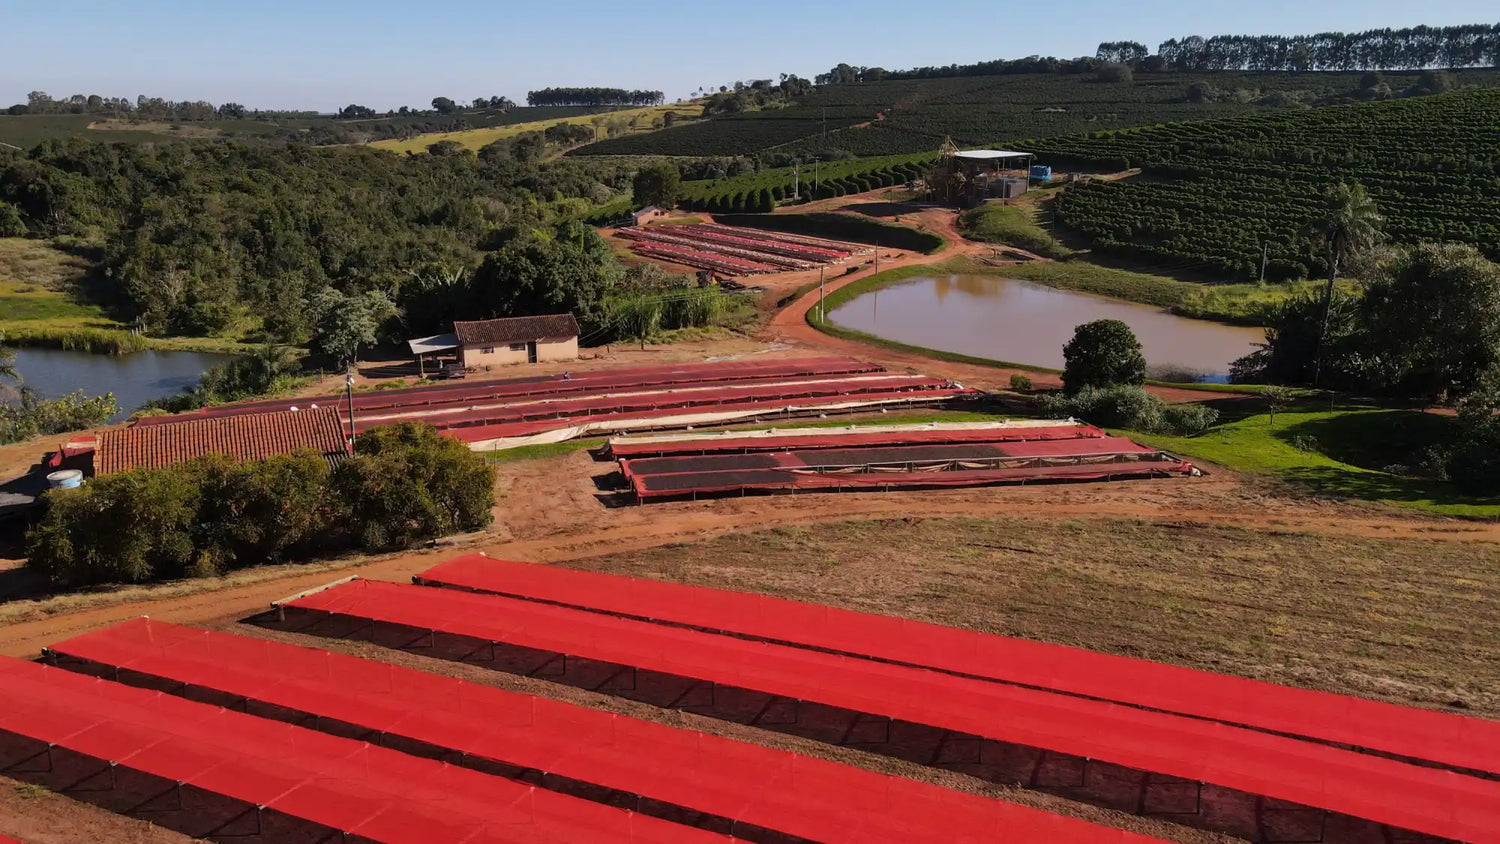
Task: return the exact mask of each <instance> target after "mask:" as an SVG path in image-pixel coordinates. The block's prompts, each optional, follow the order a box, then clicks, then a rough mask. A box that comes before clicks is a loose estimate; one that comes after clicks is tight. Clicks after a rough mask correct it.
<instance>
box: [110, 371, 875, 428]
mask: <svg viewBox="0 0 1500 844" xmlns="http://www.w3.org/2000/svg"><path fill="white" fill-rule="evenodd" d="M883 371H884V370H883V369H882V368H881V367H880V366H877V365H875V364H871V363H866V362H864V361H859V360H854V359H852V358H839V357H818V358H801V359H792V360H781V361H753V362H740V361H721V362H716V363H698V364H679V365H675V366H643V367H626V368H620V369H609V370H600V371H594V372H583V373H579V374H578V375H576V376H572V377H570V378H569V379H568V380H563V378H562V376H561V375H539V376H531V377H524V378H509V379H505V380H498V381H463V382H460V383H455V384H440V385H436V386H426V387H412V388H408V389H401V390H380V391H377V392H367V393H357V394H355V396H354V409H355V412H356V413H357V412H360V411H369V410H377V409H382V408H389V407H404V406H408V405H412V406H421V405H425V404H431V403H437V402H452V401H465V400H475V399H486V398H501V397H506V398H511V397H520V396H536V395H550V394H568V393H589V392H607V391H617V390H619V389H622V388H627V387H662V386H669V385H673V384H696V383H700V382H712V381H745V380H754V379H776V378H798V377H807V376H815V375H825V376H830V375H857V374H861V373H876V372H883ZM320 401H321V402H324V403H333V402H337V403H338V404H339V405H340V406H341V407H343V406H344V398H343V397H342V396H339V395H332V394H331V395H327V396H313V397H305V398H300V399H267V400H264V401H253V402H238V403H235V404H226V405H220V406H217V407H210V408H204V409H203V410H198V411H193V412H192V413H182V414H176V415H174V416H149V417H145V418H144V419H141V420H139V422H138V423H137V424H146V425H161V424H167V423H171V422H180V421H183V420H185V419H201V418H204V417H211V416H234V415H239V414H244V413H269V412H273V411H278V410H287V409H289V408H291V407H305V406H307V405H308V404H309V403H317V402H320Z"/></svg>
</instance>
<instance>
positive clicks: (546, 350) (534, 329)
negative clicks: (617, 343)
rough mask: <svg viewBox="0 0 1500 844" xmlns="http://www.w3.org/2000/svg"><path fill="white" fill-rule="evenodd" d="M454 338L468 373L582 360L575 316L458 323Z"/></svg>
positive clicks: (548, 316)
mask: <svg viewBox="0 0 1500 844" xmlns="http://www.w3.org/2000/svg"><path fill="white" fill-rule="evenodd" d="M453 334H454V336H455V337H456V338H457V339H458V347H459V351H458V357H459V362H460V363H461V364H463V366H464V368H465V369H468V368H470V367H476V366H481V367H491V366H504V365H507V364H512V363H545V362H547V361H562V360H577V359H578V320H576V319H574V318H573V315H572V314H548V315H546V316H528V317H511V318H509V319H485V320H474V321H468V322H458V321H456V322H454V323H453Z"/></svg>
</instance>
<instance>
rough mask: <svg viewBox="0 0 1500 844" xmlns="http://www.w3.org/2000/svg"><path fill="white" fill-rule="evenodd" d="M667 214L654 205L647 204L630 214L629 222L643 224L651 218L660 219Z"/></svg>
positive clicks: (634, 224) (637, 224) (636, 224)
mask: <svg viewBox="0 0 1500 844" xmlns="http://www.w3.org/2000/svg"><path fill="white" fill-rule="evenodd" d="M665 216H667V212H666V211H665V210H663V209H661V208H657V207H656V206H655V205H647V206H646V207H645V208H642V209H641V210H639V211H636V212H634V213H632V214H631V215H630V224H631V225H633V226H644V225H646V224H647V223H649V222H651V221H652V220H660V219H661V218H662V217H665Z"/></svg>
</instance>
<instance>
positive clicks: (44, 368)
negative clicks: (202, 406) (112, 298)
mask: <svg viewBox="0 0 1500 844" xmlns="http://www.w3.org/2000/svg"><path fill="white" fill-rule="evenodd" d="M15 353H16V370H17V371H18V372H20V373H21V377H22V378H23V379H24V381H23V382H22V383H24V384H25V385H26V386H28V387H30V388H32V389H33V390H36V391H37V392H38V393H41V394H42V395H43V396H45V397H46V398H49V399H54V398H57V397H58V396H61V395H65V394H67V393H71V392H73V391H74V390H83V391H84V393H86V394H88V395H90V396H97V395H103V394H104V393H114V394H115V401H117V402H119V404H120V413H119V415H117V416H116V417H114V418H113V419H112V420H110V421H114V422H118V421H120V420H122V419H125V418H127V417H129V416H130V414H131V412H132V411H134V410H136V409H138V408H139V407H140V406H141V405H143V404H145V403H146V402H148V401H150V400H151V399H156V398H163V397H165V396H170V395H173V394H174V393H179V392H181V391H182V390H183V389H185V388H187V387H191V386H193V385H194V384H196V383H198V378H199V376H201V375H202V374H203V373H204V372H205V371H206V370H208V369H209V368H210V367H213V366H217V365H218V364H221V363H225V362H227V361H230V360H233V359H234V356H233V355H218V354H207V353H204V352H134V353H132V354H128V355H92V354H88V353H87V352H67V351H63V350H61V349H34V348H24V347H23V348H19V349H16V350H15Z"/></svg>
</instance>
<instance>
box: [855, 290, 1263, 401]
mask: <svg viewBox="0 0 1500 844" xmlns="http://www.w3.org/2000/svg"><path fill="white" fill-rule="evenodd" d="M828 319H829V320H830V321H831V322H833V323H834V324H835V325H838V326H841V327H844V328H853V329H856V330H858V331H863V332H866V333H868V334H874V335H876V336H878V337H884V338H886V339H888V340H895V341H898V342H901V343H909V344H911V345H914V346H923V347H926V348H929V349H940V350H942V351H945V352H958V353H960V354H966V355H974V356H976V357H984V358H991V359H994V360H1007V361H1014V362H1016V363H1026V364H1031V365H1033V366H1045V367H1050V368H1053V369H1061V368H1062V366H1063V346H1064V345H1065V344H1066V343H1067V342H1068V341H1069V340H1071V339H1072V337H1073V329H1074V328H1076V327H1078V326H1079V325H1081V324H1083V323H1085V322H1091V321H1093V320H1096V319H1118V320H1120V321H1121V322H1124V323H1125V324H1126V325H1129V326H1130V328H1131V329H1132V330H1133V331H1135V336H1136V337H1137V338H1138V339H1139V340H1140V341H1141V351H1142V353H1143V354H1144V355H1145V357H1146V364H1147V365H1148V366H1149V367H1151V368H1152V369H1153V370H1160V369H1162V368H1166V367H1171V368H1177V369H1187V370H1191V371H1194V372H1197V373H1201V374H1202V375H1204V376H1206V377H1204V378H1202V379H1200V380H1205V381H1219V382H1222V381H1226V380H1228V375H1229V364H1230V362H1232V361H1234V360H1235V359H1236V358H1240V357H1244V356H1245V355H1247V354H1249V353H1250V352H1252V351H1254V350H1255V346H1254V344H1255V343H1261V342H1264V341H1265V331H1264V330H1262V329H1259V328H1246V327H1242V326H1234V325H1223V324H1220V323H1216V322H1206V321H1204V320H1197V319H1186V318H1184V317H1179V316H1174V315H1172V314H1169V313H1167V312H1165V311H1163V310H1161V309H1160V308H1154V307H1151V306H1150V305H1137V304H1133V303H1130V302H1120V301H1117V300H1114V299H1105V298H1101V297H1098V296H1089V295H1087V294H1083V293H1071V292H1068V291H1066V290H1057V289H1054V288H1051V287H1046V286H1043V285H1040V284H1032V283H1031V282H1026V281H1014V280H1011V279H1004V278H994V277H991V276H967V275H953V276H938V277H921V278H914V279H911V280H909V281H903V282H900V283H898V284H893V285H891V286H889V287H885V288H882V289H880V290H875V291H871V292H869V293H865V294H863V295H861V296H858V297H856V298H854V299H852V300H850V301H849V302H846V303H844V304H842V305H840V306H838V307H837V308H834V309H833V310H831V311H829V312H828Z"/></svg>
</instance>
